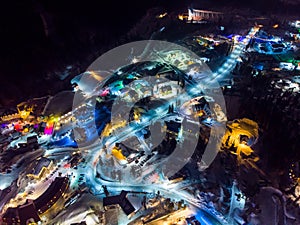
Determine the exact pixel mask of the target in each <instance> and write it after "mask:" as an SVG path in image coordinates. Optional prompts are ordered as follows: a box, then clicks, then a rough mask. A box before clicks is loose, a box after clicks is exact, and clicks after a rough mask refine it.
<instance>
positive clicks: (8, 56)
mask: <svg viewBox="0 0 300 225" xmlns="http://www.w3.org/2000/svg"><path fill="white" fill-rule="evenodd" d="M191 2H192V0H140V1H133V0H129V1H125V0H124V1H111V0H107V1H103V0H98V1H96V0H94V1H92V0H85V1H74V0H73V1H71V0H59V1H58V0H56V1H55V0H43V1H38V0H29V1H24V0H10V1H5V3H4V2H1V3H0V49H1V51H0V77H1V84H2V85H1V87H0V104H2V105H7V104H9V103H11V102H12V101H11V100H14V103H16V102H19V101H21V100H23V99H26V98H28V97H35V96H36V95H43V94H46V93H47V90H51V87H52V86H53V84H52V80H51V79H50V80H49V79H48V78H47V73H51V72H53V71H61V70H63V68H64V66H65V65H67V64H68V63H72V62H74V60H75V61H79V62H80V60H81V58H84V57H86V56H87V55H88V54H90V52H91V51H93V48H98V47H99V46H106V45H107V46H108V45H110V44H111V42H112V41H113V40H117V39H118V38H119V37H120V36H121V35H124V34H125V33H126V32H127V31H128V30H129V29H130V28H131V27H132V26H133V25H134V24H135V23H136V22H138V20H139V19H140V18H141V17H142V16H143V15H144V14H145V13H146V12H147V9H149V8H151V7H162V8H166V9H180V8H182V9H184V8H185V7H186V6H189V5H191ZM194 2H196V4H197V5H201V4H202V2H203V3H205V4H206V5H207V4H208V5H209V4H213V5H215V4H221V5H224V4H228V2H231V4H233V5H238V7H240V6H243V7H253V8H255V9H261V10H263V9H266V8H269V5H271V6H270V7H271V8H276V5H277V4H275V2H276V0H252V1H237V0H230V1H228V0H202V1H200V0H199V1H196V0H194ZM249 2H251V3H249ZM250 4H251V5H250ZM43 19H45V20H46V21H47V25H48V31H49V34H48V35H46V32H45V30H44V25H43ZM74 75H75V74H74ZM47 82H48V83H47ZM37 89H40V90H42V91H40V92H36V91H33V90H37Z"/></svg>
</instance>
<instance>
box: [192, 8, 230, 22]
mask: <svg viewBox="0 0 300 225" xmlns="http://www.w3.org/2000/svg"><path fill="white" fill-rule="evenodd" d="M223 16H224V14H223V13H221V12H213V11H207V10H199V9H193V8H189V9H188V22H192V23H197V22H200V21H202V20H218V19H220V18H223Z"/></svg>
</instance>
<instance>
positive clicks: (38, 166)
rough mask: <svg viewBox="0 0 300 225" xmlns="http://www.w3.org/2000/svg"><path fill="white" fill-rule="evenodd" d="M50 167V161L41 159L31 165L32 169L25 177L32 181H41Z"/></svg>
mask: <svg viewBox="0 0 300 225" xmlns="http://www.w3.org/2000/svg"><path fill="white" fill-rule="evenodd" d="M52 165H53V163H52V160H50V159H47V158H45V157H42V158H40V159H39V160H38V161H35V162H34V163H33V168H32V170H31V172H30V173H29V174H27V176H28V177H30V178H32V179H41V178H42V177H43V176H44V175H45V173H47V172H49V171H50V169H51V167H52Z"/></svg>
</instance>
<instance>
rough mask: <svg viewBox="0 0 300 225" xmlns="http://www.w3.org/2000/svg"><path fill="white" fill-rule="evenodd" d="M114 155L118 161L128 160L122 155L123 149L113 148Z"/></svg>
mask: <svg viewBox="0 0 300 225" xmlns="http://www.w3.org/2000/svg"><path fill="white" fill-rule="evenodd" d="M111 153H112V155H113V156H114V157H115V158H116V159H118V160H126V157H125V156H124V155H123V154H122V150H121V149H117V148H116V147H115V148H113V150H112V151H111Z"/></svg>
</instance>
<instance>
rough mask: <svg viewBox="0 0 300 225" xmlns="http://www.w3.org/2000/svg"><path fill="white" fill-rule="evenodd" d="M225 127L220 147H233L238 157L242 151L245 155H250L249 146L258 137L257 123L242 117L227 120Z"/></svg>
mask: <svg viewBox="0 0 300 225" xmlns="http://www.w3.org/2000/svg"><path fill="white" fill-rule="evenodd" d="M226 128H227V129H226V132H225V135H224V137H223V139H222V148H223V149H235V151H236V153H235V154H236V155H237V156H238V158H239V159H240V157H241V154H242V153H243V154H244V155H246V156H249V155H251V154H252V152H253V150H252V149H251V146H252V145H253V144H254V143H255V142H256V141H257V139H258V124H257V123H256V122H254V121H252V120H250V119H246V118H244V119H238V120H234V121H233V122H228V123H227V125H226Z"/></svg>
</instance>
